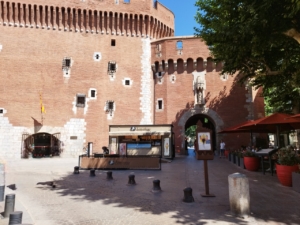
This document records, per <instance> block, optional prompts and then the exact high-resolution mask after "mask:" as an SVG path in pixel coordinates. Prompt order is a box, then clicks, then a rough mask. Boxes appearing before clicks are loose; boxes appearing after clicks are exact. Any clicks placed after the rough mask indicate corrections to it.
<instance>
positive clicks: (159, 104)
mask: <svg viewBox="0 0 300 225" xmlns="http://www.w3.org/2000/svg"><path fill="white" fill-rule="evenodd" d="M157 103H158V109H162V104H163V102H162V100H158V101H157Z"/></svg>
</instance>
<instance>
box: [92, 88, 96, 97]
mask: <svg viewBox="0 0 300 225" xmlns="http://www.w3.org/2000/svg"><path fill="white" fill-rule="evenodd" d="M91 97H92V98H95V97H96V90H91Z"/></svg>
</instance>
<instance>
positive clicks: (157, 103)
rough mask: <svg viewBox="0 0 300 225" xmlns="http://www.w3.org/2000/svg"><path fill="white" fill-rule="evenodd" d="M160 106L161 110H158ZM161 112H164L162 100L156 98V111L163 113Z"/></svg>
mask: <svg viewBox="0 0 300 225" xmlns="http://www.w3.org/2000/svg"><path fill="white" fill-rule="evenodd" d="M160 103H161V104H160ZM160 106H161V108H159V107H160ZM163 110H164V100H163V99H162V98H158V99H157V100H156V111H163Z"/></svg>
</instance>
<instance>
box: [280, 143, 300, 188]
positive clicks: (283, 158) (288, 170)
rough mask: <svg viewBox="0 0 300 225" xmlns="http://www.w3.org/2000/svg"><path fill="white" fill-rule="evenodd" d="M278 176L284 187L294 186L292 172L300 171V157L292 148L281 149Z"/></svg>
mask: <svg viewBox="0 0 300 225" xmlns="http://www.w3.org/2000/svg"><path fill="white" fill-rule="evenodd" d="M276 156H277V160H276V174H277V177H278V179H279V182H280V183H281V184H282V185H284V186H289V187H291V186H292V172H294V171H298V170H299V163H300V157H299V156H298V154H297V152H296V151H295V150H294V148H293V147H292V146H286V147H283V148H280V149H279V150H278V151H277V153H276Z"/></svg>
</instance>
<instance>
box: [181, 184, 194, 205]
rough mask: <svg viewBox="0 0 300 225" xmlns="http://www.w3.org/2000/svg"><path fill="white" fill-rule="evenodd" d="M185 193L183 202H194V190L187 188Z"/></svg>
mask: <svg viewBox="0 0 300 225" xmlns="http://www.w3.org/2000/svg"><path fill="white" fill-rule="evenodd" d="M183 192H184V199H183V201H184V202H188V203H190V202H194V201H195V200H194V197H193V189H192V188H190V187H187V188H185V189H183Z"/></svg>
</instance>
